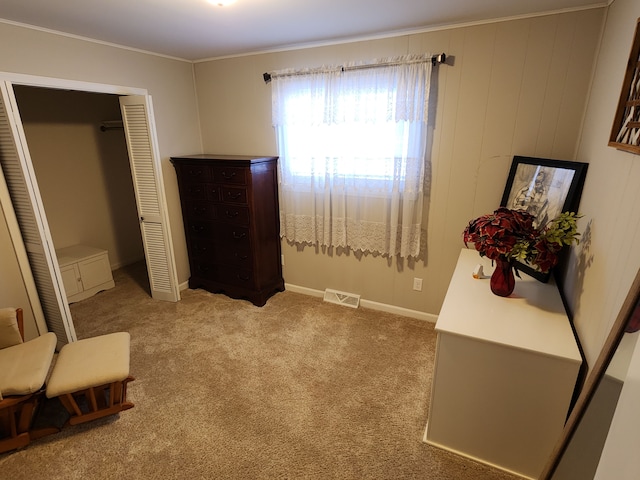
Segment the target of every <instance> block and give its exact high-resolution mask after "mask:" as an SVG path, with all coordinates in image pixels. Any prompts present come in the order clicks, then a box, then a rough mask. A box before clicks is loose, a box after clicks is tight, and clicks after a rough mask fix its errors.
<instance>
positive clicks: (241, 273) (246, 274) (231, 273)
mask: <svg viewBox="0 0 640 480" xmlns="http://www.w3.org/2000/svg"><path fill="white" fill-rule="evenodd" d="M218 273H219V275H220V278H223V279H224V282H225V283H229V284H231V285H236V286H238V287H243V288H255V281H254V278H253V272H252V271H251V270H246V269H243V268H234V267H226V266H219V267H218Z"/></svg>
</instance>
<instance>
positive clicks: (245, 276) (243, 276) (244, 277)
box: [236, 273, 249, 282]
mask: <svg viewBox="0 0 640 480" xmlns="http://www.w3.org/2000/svg"><path fill="white" fill-rule="evenodd" d="M236 277H238V280H242V281H243V282H248V281H249V277H248V276H247V275H242V274H241V273H238V274H236Z"/></svg>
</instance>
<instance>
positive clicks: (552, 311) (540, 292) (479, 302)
mask: <svg viewBox="0 0 640 480" xmlns="http://www.w3.org/2000/svg"><path fill="white" fill-rule="evenodd" d="M477 264H481V265H482V266H483V269H484V275H485V277H486V278H483V279H475V278H473V276H472V273H473V270H474V267H475V266H476V265H477ZM492 272H493V267H492V266H491V260H489V259H487V258H486V257H484V258H482V257H480V255H479V254H478V252H476V251H475V250H473V249H466V248H463V249H462V251H461V252H460V256H459V258H458V263H457V265H456V269H455V271H454V273H453V277H452V278H451V283H450V284H449V289H448V290H447V295H446V297H445V299H444V303H443V305H442V309H441V311H440V315H439V316H438V321H437V323H436V330H437V331H438V332H442V333H450V334H454V335H462V336H466V337H471V338H474V339H477V340H482V341H487V342H492V343H497V344H501V345H504V346H507V347H513V348H519V349H524V350H530V351H535V352H537V353H541V354H545V355H550V356H554V357H562V358H565V359H567V360H573V361H578V362H579V361H581V356H580V352H579V350H578V346H577V344H576V341H575V337H574V335H573V330H572V329H571V324H570V323H569V318H568V317H567V314H566V311H565V309H564V305H563V303H562V299H561V297H560V292H559V291H558V288H557V286H556V285H555V283H554V282H553V280H550V281H549V283H541V282H539V281H538V280H536V279H534V278H532V277H530V276H528V275H526V274H524V273H521V277H522V278H517V277H516V287H515V289H514V291H513V293H512V294H511V296H509V297H499V296H497V295H494V294H493V293H492V292H491V289H490V287H489V276H490V275H491V273H492Z"/></svg>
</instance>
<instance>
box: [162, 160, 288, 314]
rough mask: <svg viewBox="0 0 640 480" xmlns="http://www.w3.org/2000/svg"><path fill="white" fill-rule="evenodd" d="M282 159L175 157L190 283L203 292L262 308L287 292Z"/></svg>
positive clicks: (191, 286)
mask: <svg viewBox="0 0 640 480" xmlns="http://www.w3.org/2000/svg"><path fill="white" fill-rule="evenodd" d="M277 161H278V157H259V156H245V155H209V154H203V155H187V156H182V157H171V163H173V165H174V167H175V169H176V174H177V176H178V188H179V190H180V201H181V205H182V217H183V219H184V228H185V233H186V237H187V249H188V252H189V266H190V267H191V277H190V279H189V288H204V289H205V290H208V291H210V292H213V293H225V294H226V295H228V296H230V297H232V298H244V299H247V300H249V301H251V302H252V303H253V304H254V305H257V306H259V307H261V306H263V305H264V304H265V303H266V301H267V299H268V298H269V297H270V296H272V295H273V294H275V293H276V292H278V291H283V290H284V280H283V278H282V265H281V251H280V236H279V233H280V222H279V209H278V182H277V173H276V171H277V169H276V165H277Z"/></svg>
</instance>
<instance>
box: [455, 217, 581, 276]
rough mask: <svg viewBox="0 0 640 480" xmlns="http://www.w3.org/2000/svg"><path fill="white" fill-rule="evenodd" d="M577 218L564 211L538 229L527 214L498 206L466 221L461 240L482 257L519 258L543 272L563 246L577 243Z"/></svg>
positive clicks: (546, 270)
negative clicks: (471, 245)
mask: <svg viewBox="0 0 640 480" xmlns="http://www.w3.org/2000/svg"><path fill="white" fill-rule="evenodd" d="M578 218H580V216H579V215H577V214H576V213H573V212H564V213H562V214H560V215H558V216H557V217H556V218H554V219H553V220H551V221H550V222H548V223H547V224H546V225H545V226H544V227H542V228H541V229H538V228H536V227H534V221H535V217H534V216H533V215H531V214H530V213H527V212H525V211H521V210H511V209H508V208H504V207H501V208H498V209H497V210H496V211H494V212H493V213H490V214H487V215H483V216H481V217H478V218H476V219H475V220H472V221H471V222H469V225H467V228H465V230H464V233H463V239H464V242H465V243H473V244H474V246H475V248H476V250H477V251H478V252H480V256H482V257H485V256H486V257H487V258H490V259H491V260H506V261H509V262H510V261H512V260H518V261H519V262H522V263H528V264H529V265H532V266H535V267H537V268H538V269H539V270H540V271H541V272H542V273H546V272H548V271H549V270H551V268H553V267H554V266H555V265H556V264H557V263H558V254H559V253H560V250H561V249H562V247H563V246H565V245H571V244H572V243H573V242H576V244H577V243H579V239H578V237H579V236H580V234H579V233H578V227H577V224H576V221H577V219H578Z"/></svg>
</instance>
